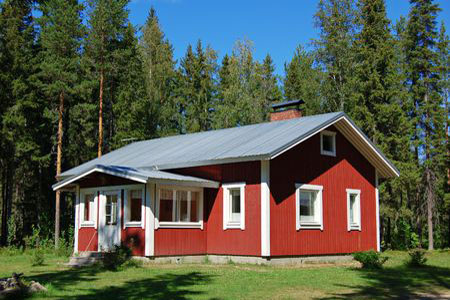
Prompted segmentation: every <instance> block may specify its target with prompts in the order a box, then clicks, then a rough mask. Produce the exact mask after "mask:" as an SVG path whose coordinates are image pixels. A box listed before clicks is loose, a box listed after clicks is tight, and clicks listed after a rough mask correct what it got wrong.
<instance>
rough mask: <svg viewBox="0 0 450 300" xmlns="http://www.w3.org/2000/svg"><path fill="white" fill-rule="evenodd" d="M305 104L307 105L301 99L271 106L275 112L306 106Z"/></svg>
mask: <svg viewBox="0 0 450 300" xmlns="http://www.w3.org/2000/svg"><path fill="white" fill-rule="evenodd" d="M304 103H305V101H303V100H301V99H299V100H290V101H285V102H281V103H275V104H272V105H271V106H272V108H273V109H274V110H277V109H281V108H286V107H289V106H294V105H295V106H299V105H300V104H304Z"/></svg>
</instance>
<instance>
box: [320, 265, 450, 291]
mask: <svg viewBox="0 0 450 300" xmlns="http://www.w3.org/2000/svg"><path fill="white" fill-rule="evenodd" d="M354 271H355V272H358V273H359V276H361V277H362V278H364V279H366V280H367V284H365V285H353V286H352V285H344V284H339V285H336V286H337V287H339V288H344V289H346V290H352V292H349V293H343V294H333V295H332V296H330V297H325V298H320V299H348V298H363V299H416V298H420V299H440V297H442V292H445V293H448V292H446V291H450V269H449V268H441V267H435V266H425V267H422V268H408V267H406V266H400V267H396V268H385V269H380V270H364V269H355V270H354ZM446 296H449V294H447V295H446Z"/></svg>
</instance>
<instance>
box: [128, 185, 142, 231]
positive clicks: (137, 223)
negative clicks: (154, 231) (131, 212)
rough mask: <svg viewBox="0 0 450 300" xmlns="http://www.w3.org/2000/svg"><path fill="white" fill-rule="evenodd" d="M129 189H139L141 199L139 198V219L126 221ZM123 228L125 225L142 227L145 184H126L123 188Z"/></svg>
mask: <svg viewBox="0 0 450 300" xmlns="http://www.w3.org/2000/svg"><path fill="white" fill-rule="evenodd" d="M131 190H141V193H142V199H141V221H133V222H131V221H128V218H129V216H128V194H129V193H130V191H131ZM123 198H124V199H123V201H124V202H123V217H124V222H123V229H125V228H127V227H141V228H142V229H144V219H145V184H136V185H128V186H127V187H126V188H124V190H123Z"/></svg>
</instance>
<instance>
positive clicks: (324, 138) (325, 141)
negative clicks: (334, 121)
mask: <svg viewBox="0 0 450 300" xmlns="http://www.w3.org/2000/svg"><path fill="white" fill-rule="evenodd" d="M320 153H321V154H322V155H329V156H336V132H332V131H326V130H324V131H322V132H321V133H320Z"/></svg>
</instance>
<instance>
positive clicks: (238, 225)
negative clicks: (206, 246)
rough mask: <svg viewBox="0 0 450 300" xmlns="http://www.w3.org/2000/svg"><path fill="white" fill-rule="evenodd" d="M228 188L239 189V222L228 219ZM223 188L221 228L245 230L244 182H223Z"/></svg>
mask: <svg viewBox="0 0 450 300" xmlns="http://www.w3.org/2000/svg"><path fill="white" fill-rule="evenodd" d="M230 189H239V190H240V197H241V219H240V221H239V222H232V221H231V220H230V209H231V207H230V201H229V199H230V197H229V193H230ZM222 190H223V207H222V208H223V230H226V229H241V230H245V182H235V183H225V184H222Z"/></svg>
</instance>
